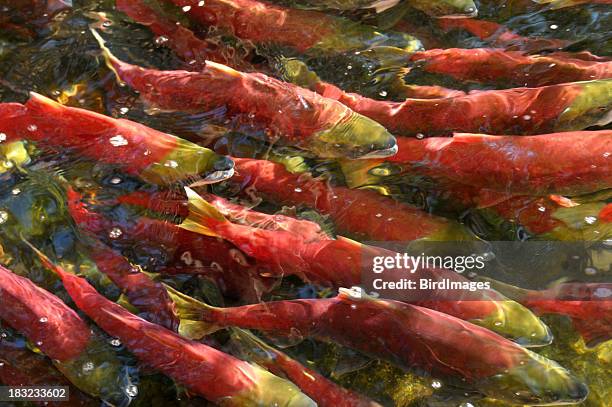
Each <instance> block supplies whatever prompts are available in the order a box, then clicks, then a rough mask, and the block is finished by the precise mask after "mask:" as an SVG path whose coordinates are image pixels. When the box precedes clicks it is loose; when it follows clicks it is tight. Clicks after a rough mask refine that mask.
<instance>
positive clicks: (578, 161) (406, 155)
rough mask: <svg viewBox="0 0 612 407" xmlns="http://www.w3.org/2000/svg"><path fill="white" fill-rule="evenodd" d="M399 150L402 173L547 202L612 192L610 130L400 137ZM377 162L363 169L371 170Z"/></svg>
mask: <svg viewBox="0 0 612 407" xmlns="http://www.w3.org/2000/svg"><path fill="white" fill-rule="evenodd" d="M398 144H399V146H400V148H399V153H398V154H397V155H395V156H394V157H389V158H388V159H386V161H387V162H389V163H396V164H398V165H401V166H402V172H403V173H406V174H412V175H425V176H431V177H433V178H434V179H436V178H437V179H441V180H449V181H451V182H454V183H457V184H463V185H467V186H472V187H479V188H483V189H489V190H494V191H498V192H505V193H512V194H525V195H538V196H542V195H547V194H561V195H566V194H567V195H579V194H586V193H590V192H596V191H599V190H603V189H607V188H610V186H612V171H611V161H612V155H611V154H610V152H612V131H610V130H600V131H576V132H567V133H551V134H542V135H537V136H524V137H513V136H488V135H483V134H455V135H454V136H453V137H431V138H426V139H424V140H418V139H410V138H406V137H401V138H398ZM550 157H559V158H560V159H558V160H551V159H550ZM375 162H376V160H373V161H372V162H371V163H370V164H366V163H365V162H364V165H367V166H369V167H370V168H372V167H373V166H375V164H374V163H375ZM379 163H382V161H379Z"/></svg>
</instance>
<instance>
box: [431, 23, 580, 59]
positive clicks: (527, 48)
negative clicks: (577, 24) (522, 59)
mask: <svg viewBox="0 0 612 407" xmlns="http://www.w3.org/2000/svg"><path fill="white" fill-rule="evenodd" d="M437 23H438V26H439V27H440V28H441V29H442V30H444V31H447V32H448V31H451V30H453V29H461V30H465V31H467V32H469V33H470V34H472V35H474V36H476V37H478V38H480V39H481V40H483V41H486V42H487V43H489V44H491V45H492V46H494V47H496V48H503V49H505V50H511V51H524V52H528V53H535V52H541V51H546V50H558V49H563V48H566V47H568V46H569V45H571V44H572V42H571V41H568V40H561V39H556V38H544V37H524V36H522V35H519V34H516V33H514V32H513V31H511V30H509V29H507V28H506V27H504V26H503V25H501V24H498V23H496V22H494V21H487V20H476V19H472V18H464V19H456V18H441V19H439V20H438V21H437Z"/></svg>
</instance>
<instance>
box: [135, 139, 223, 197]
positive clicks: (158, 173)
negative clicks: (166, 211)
mask: <svg viewBox="0 0 612 407" xmlns="http://www.w3.org/2000/svg"><path fill="white" fill-rule="evenodd" d="M233 175H234V162H233V161H232V160H231V159H230V158H229V157H226V156H222V155H218V154H216V153H215V152H214V151H212V150H209V149H207V148H204V147H201V146H198V145H197V144H194V143H191V142H190V141H187V140H183V139H178V140H177V145H176V147H175V148H174V149H173V150H172V151H171V152H170V153H169V154H168V155H166V157H164V159H163V160H161V161H160V162H157V163H154V164H151V165H150V166H149V167H147V168H145V170H144V171H142V172H141V173H140V177H141V178H142V179H144V180H145V181H147V182H150V183H153V184H157V185H168V184H172V183H174V182H177V181H183V180H190V181H191V180H195V182H194V183H193V184H191V185H192V186H199V185H205V184H214V183H217V182H221V181H224V180H226V179H228V178H231V177H232V176H233Z"/></svg>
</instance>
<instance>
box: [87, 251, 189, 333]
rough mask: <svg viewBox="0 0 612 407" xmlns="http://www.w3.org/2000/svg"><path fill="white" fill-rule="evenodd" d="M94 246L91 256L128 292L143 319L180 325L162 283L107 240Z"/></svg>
mask: <svg viewBox="0 0 612 407" xmlns="http://www.w3.org/2000/svg"><path fill="white" fill-rule="evenodd" d="M91 248H92V250H91V253H90V256H91V258H92V260H93V261H95V263H96V265H97V266H98V269H99V270H100V271H101V272H102V273H104V274H106V275H107V276H108V277H109V278H110V279H111V281H112V282H113V283H115V284H116V285H117V286H118V287H119V288H121V290H123V291H124V292H125V294H126V295H127V298H128V300H129V301H130V304H132V305H133V306H134V307H136V308H138V310H140V311H141V312H142V313H143V314H144V315H143V318H144V319H146V320H147V321H150V322H153V323H155V324H158V325H161V326H164V327H166V328H168V329H170V330H172V331H176V330H177V329H178V323H179V321H178V317H177V316H176V313H175V310H174V304H173V303H172V300H171V299H170V297H169V296H168V293H167V292H166V289H165V288H164V287H163V285H162V284H161V283H158V282H156V281H154V280H153V279H152V278H151V277H149V276H147V275H146V274H144V273H142V271H141V270H139V269H138V268H137V267H135V266H133V265H132V264H130V262H129V261H127V259H125V258H124V257H123V256H121V255H119V254H117V253H115V251H114V250H112V249H111V248H109V247H107V246H105V245H104V244H102V243H100V242H96V243H95V244H93V245H91Z"/></svg>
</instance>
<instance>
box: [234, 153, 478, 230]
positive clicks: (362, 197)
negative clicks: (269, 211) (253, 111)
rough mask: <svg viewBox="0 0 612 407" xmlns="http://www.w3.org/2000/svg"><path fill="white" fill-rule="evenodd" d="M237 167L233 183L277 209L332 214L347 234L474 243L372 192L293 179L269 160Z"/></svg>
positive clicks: (240, 162) (447, 224)
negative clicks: (291, 207) (284, 207)
mask: <svg viewBox="0 0 612 407" xmlns="http://www.w3.org/2000/svg"><path fill="white" fill-rule="evenodd" d="M235 162H236V165H237V168H238V171H237V174H236V176H235V177H234V178H233V179H232V182H234V181H235V182H238V183H240V184H241V186H242V187H243V188H249V189H250V190H252V191H253V192H255V193H256V194H261V195H263V196H264V197H265V198H266V199H269V200H270V201H272V202H275V203H277V204H281V205H299V206H305V207H308V208H312V209H316V210H317V211H319V212H321V213H322V214H324V215H329V216H330V218H331V220H333V221H334V223H335V226H336V228H337V229H338V231H339V232H340V233H342V234H343V235H348V236H351V237H356V238H357V239H360V240H361V239H365V240H379V241H405V242H409V241H412V240H417V239H422V238H431V239H432V240H447V239H450V240H463V239H468V240H469V239H472V238H473V237H471V235H470V233H469V232H468V231H467V230H466V229H464V228H463V227H462V226H461V225H459V224H457V223H453V222H452V221H450V220H447V219H445V218H441V217H436V216H433V215H430V214H428V213H425V212H423V211H421V210H419V209H417V208H415V207H412V206H410V205H406V204H403V203H400V202H397V201H394V200H392V199H389V198H388V197H384V196H381V195H379V194H377V193H376V192H373V191H366V190H352V189H349V188H346V187H341V186H339V187H334V186H331V185H330V184H328V183H327V182H325V181H323V180H316V179H313V178H311V177H310V176H308V175H306V174H291V173H290V172H288V171H287V170H286V169H285V167H283V165H282V164H277V163H274V162H271V161H265V160H253V159H247V158H236V159H235ZM281 186H282V187H281Z"/></svg>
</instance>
